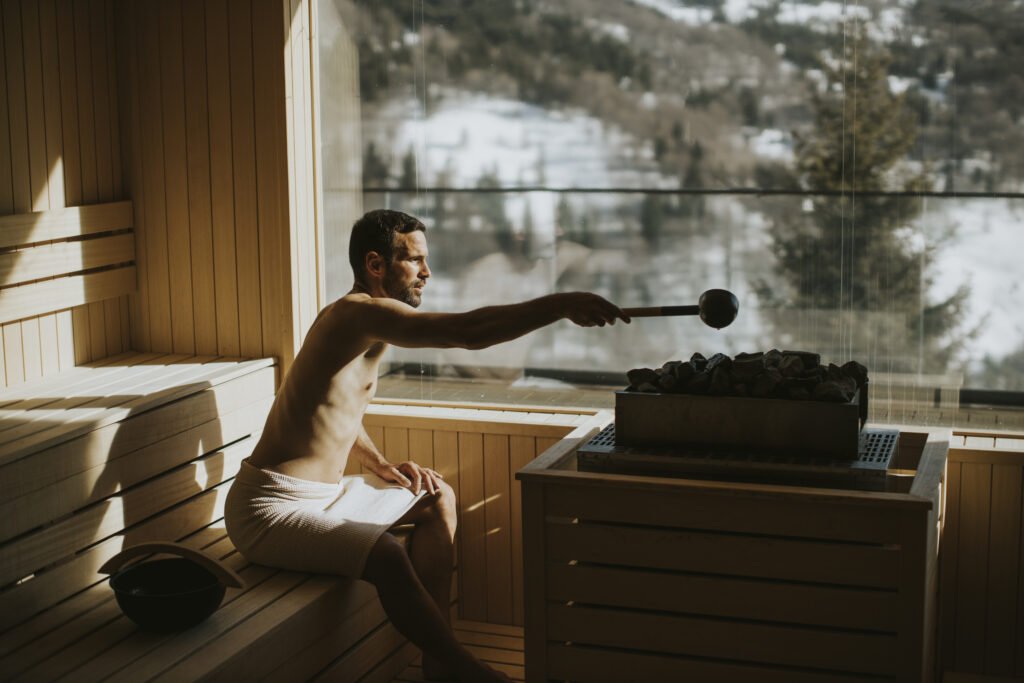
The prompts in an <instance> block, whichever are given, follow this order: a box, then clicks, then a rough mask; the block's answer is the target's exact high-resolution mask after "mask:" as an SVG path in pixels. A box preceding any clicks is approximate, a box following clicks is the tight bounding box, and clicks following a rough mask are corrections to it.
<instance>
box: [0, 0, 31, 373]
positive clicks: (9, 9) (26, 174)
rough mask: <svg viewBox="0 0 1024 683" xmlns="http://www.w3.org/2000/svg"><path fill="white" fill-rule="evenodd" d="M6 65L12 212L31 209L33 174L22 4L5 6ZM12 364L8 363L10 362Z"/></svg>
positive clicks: (4, 4) (13, 3)
mask: <svg viewBox="0 0 1024 683" xmlns="http://www.w3.org/2000/svg"><path fill="white" fill-rule="evenodd" d="M2 9H3V31H4V48H5V51H4V62H5V64H4V66H5V67H6V71H7V98H8V101H9V102H10V103H13V104H14V106H7V110H8V116H9V125H10V144H11V156H10V163H11V171H12V178H11V180H12V190H13V192H12V197H13V199H14V206H13V209H14V211H15V212H17V213H27V212H29V211H31V210H32V187H31V182H30V178H31V176H32V171H31V168H30V164H29V145H28V117H27V112H26V109H25V101H26V100H27V93H26V90H25V86H26V84H25V50H24V42H23V31H22V26H21V3H20V2H15V1H14V0H6V1H5V2H4V3H3V5H2ZM5 104H7V102H5ZM8 362H9V361H8Z"/></svg>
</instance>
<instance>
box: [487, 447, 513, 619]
mask: <svg viewBox="0 0 1024 683" xmlns="http://www.w3.org/2000/svg"><path fill="white" fill-rule="evenodd" d="M483 456H484V457H483V466H484V501H486V502H485V504H484V529H485V532H484V534H485V535H484V542H485V544H486V551H487V621H490V622H494V623H498V624H511V623H512V592H511V591H510V590H509V587H510V586H511V585H512V552H511V551H512V539H511V501H510V500H509V498H510V495H511V492H510V488H511V487H510V485H509V471H508V470H509V437H507V436H503V435H499V434H485V435H484V451H483Z"/></svg>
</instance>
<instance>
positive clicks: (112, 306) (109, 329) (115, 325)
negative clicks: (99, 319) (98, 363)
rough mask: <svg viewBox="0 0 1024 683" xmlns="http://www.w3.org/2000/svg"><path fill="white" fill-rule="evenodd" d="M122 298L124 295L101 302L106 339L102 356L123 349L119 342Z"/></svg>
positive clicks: (119, 351) (110, 354)
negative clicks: (105, 346)
mask: <svg viewBox="0 0 1024 683" xmlns="http://www.w3.org/2000/svg"><path fill="white" fill-rule="evenodd" d="M136 274H137V273H136ZM123 299H124V297H118V298H117V299H107V300H106V301H104V302H103V320H104V321H106V329H105V330H104V336H105V337H106V340H107V348H106V352H105V353H104V354H103V355H104V356H113V355H114V354H118V353H121V351H123V350H124V346H122V344H121V301H122V300H123Z"/></svg>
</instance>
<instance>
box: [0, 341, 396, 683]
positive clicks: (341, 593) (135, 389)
mask: <svg viewBox="0 0 1024 683" xmlns="http://www.w3.org/2000/svg"><path fill="white" fill-rule="evenodd" d="M276 370H277V368H276V367H275V366H274V364H273V361H272V360H270V359H262V360H238V359H214V358H197V357H181V356H173V355H159V354H148V353H134V352H133V353H125V354H121V355H119V356H115V357H112V358H107V359H104V360H102V361H99V362H96V363H91V364H89V365H87V366H83V367H79V368H75V369H74V370H73V371H71V372H68V373H62V375H60V376H58V377H54V378H50V379H48V380H44V381H40V382H36V383H32V384H28V385H23V386H22V387H20V388H19V389H18V390H16V391H12V390H8V391H6V392H5V393H4V394H3V395H2V398H0V500H3V501H4V502H3V503H2V504H0V518H2V519H0V585H2V586H3V589H2V591H0V630H2V631H3V632H2V633H0V679H4V680H12V679H14V680H46V681H50V680H58V679H61V678H68V679H73V680H76V681H86V680H108V679H110V680H123V681H140V680H150V679H157V678H159V679H163V680H251V679H257V678H262V677H267V678H270V679H272V680H307V679H310V678H314V677H316V676H318V675H320V676H322V677H327V678H330V679H331V680H355V679H357V678H360V679H361V678H362V677H363V676H367V675H369V678H368V679H366V680H381V681H385V680H390V679H391V678H392V677H393V676H394V675H395V674H396V673H398V672H399V671H401V669H402V668H404V667H405V666H406V665H407V664H408V663H409V662H410V661H411V660H412V659H413V657H415V655H416V651H415V650H414V649H412V648H411V646H410V645H409V644H408V643H407V642H406V641H405V640H404V639H403V638H402V637H401V636H399V634H398V633H397V632H396V631H395V630H394V628H393V627H392V626H391V625H390V624H389V623H388V622H387V620H386V618H385V616H384V614H383V611H382V609H381V607H380V604H379V602H378V601H377V598H376V591H375V590H374V589H373V587H372V586H371V585H369V584H367V583H365V582H361V581H348V580H339V579H338V578H336V577H330V576H317V575H311V574H304V573H296V572H287V571H278V570H274V569H271V568H268V567H263V566H259V565H251V564H249V563H247V562H246V561H245V559H244V558H243V557H242V556H241V555H240V554H239V553H238V552H237V551H235V549H234V547H233V546H232V545H231V542H230V540H229V539H228V538H227V536H226V533H225V531H224V528H223V523H222V520H221V516H222V509H223V503H224V498H225V495H226V493H227V490H228V487H229V486H230V483H231V480H232V477H233V476H234V474H235V473H236V471H237V469H238V466H239V463H240V462H241V460H242V459H243V458H245V457H247V456H248V455H249V453H250V452H251V449H252V447H253V445H254V444H255V441H256V439H257V438H258V436H259V431H260V429H261V428H262V426H263V422H264V420H265V417H266V414H267V411H268V410H269V407H270V404H271V402H272V400H273V396H274V390H275V388H276V385H277V381H278V378H277V376H276ZM153 540H177V541H180V542H182V543H185V544H187V545H189V546H190V547H194V548H198V549H202V550H203V551H204V552H206V553H208V554H210V555H211V556H213V557H216V558H218V559H221V560H223V561H224V562H225V563H226V564H228V565H229V566H230V567H232V568H233V569H234V570H235V571H237V572H239V573H240V574H241V576H242V577H243V578H244V579H245V581H246V586H245V588H243V589H231V590H229V592H228V594H227V596H226V597H225V601H224V603H223V604H222V606H221V608H220V609H219V610H218V611H217V612H215V613H214V615H213V616H212V617H210V619H208V620H207V621H205V622H203V623H202V624H200V625H198V626H196V627H194V628H192V629H190V630H188V631H185V632H183V633H179V634H171V635H157V634H152V633H146V632H143V631H140V630H139V629H138V628H137V627H136V626H135V625H134V624H133V623H131V622H130V621H129V620H128V619H127V618H126V617H124V616H123V615H122V614H121V612H120V609H119V608H118V606H117V604H116V601H115V600H114V598H113V593H112V591H111V590H110V588H109V586H108V583H107V581H106V580H105V579H104V577H103V576H101V575H99V574H97V573H96V570H97V569H98V567H99V566H100V565H101V564H102V563H103V562H104V561H105V560H106V559H107V558H109V557H112V556H113V555H114V554H116V553H117V552H119V551H120V550H121V549H122V547H127V546H130V545H135V544H137V543H141V542H146V541H153Z"/></svg>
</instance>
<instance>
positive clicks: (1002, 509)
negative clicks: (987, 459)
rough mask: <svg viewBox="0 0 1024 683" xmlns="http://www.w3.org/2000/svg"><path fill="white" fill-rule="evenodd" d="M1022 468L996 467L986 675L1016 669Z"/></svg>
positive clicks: (1000, 673) (1001, 673) (987, 587)
mask: <svg viewBox="0 0 1024 683" xmlns="http://www.w3.org/2000/svg"><path fill="white" fill-rule="evenodd" d="M1021 473H1022V468H1021V467H1020V466H1019V465H993V466H992V489H991V507H990V509H991V513H990V514H991V528H990V532H989V533H990V537H989V547H988V552H989V560H988V583H987V585H986V587H985V588H986V592H987V593H988V595H987V596H986V598H987V605H986V609H987V612H988V615H987V616H988V621H987V624H986V630H985V633H986V638H985V673H989V674H997V675H1000V676H1012V675H1013V674H1014V672H1015V669H1016V661H1015V659H1016V657H1015V648H1016V645H1017V621H1018V610H1019V606H1020V597H1019V591H1020V589H1021V587H1020V577H1021V572H1022V570H1024V567H1021V565H1020V564H1019V560H1020V556H1021V514H1020V512H1021V487H1022V485H1024V481H1022V476H1021Z"/></svg>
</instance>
